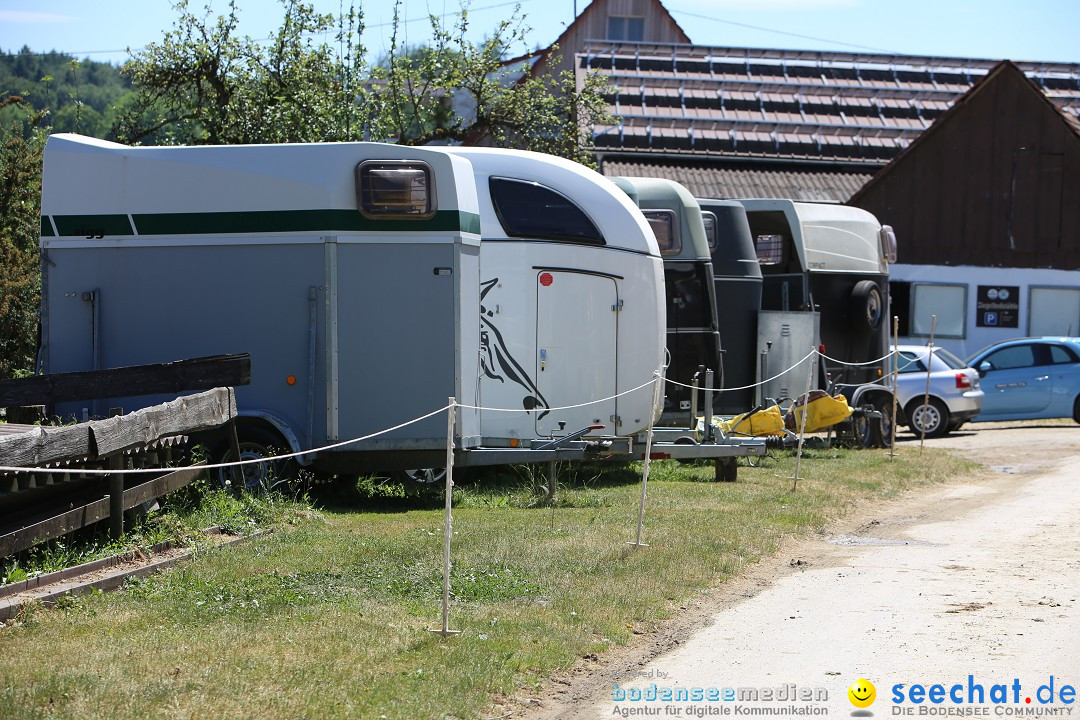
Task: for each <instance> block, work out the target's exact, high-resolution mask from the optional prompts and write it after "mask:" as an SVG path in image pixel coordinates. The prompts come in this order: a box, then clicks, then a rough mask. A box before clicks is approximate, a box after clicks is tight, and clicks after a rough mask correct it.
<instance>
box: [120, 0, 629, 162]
mask: <svg viewBox="0 0 1080 720" xmlns="http://www.w3.org/2000/svg"><path fill="white" fill-rule="evenodd" d="M283 5H284V19H283V22H282V25H281V29H280V30H279V31H278V33H277V35H276V36H275V37H274V38H273V40H272V41H271V42H270V43H267V44H261V43H259V42H257V41H255V40H252V39H251V38H250V37H246V36H245V37H239V36H238V34H237V25H238V17H237V8H236V4H235V2H231V3H230V4H229V8H228V12H227V14H225V15H221V16H218V17H216V18H212V17H211V16H210V14H209V12H208V13H207V14H206V15H204V16H201V17H200V16H198V15H195V14H193V13H192V12H191V11H190V10H189V9H188V4H187V0H180V1H179V2H178V3H177V5H176V8H177V9H178V10H179V12H180V17H179V18H178V20H177V21H176V24H175V26H174V28H173V29H172V30H171V31H169V32H168V33H167V34H166V35H165V38H164V39H163V40H162V42H160V43H154V44H151V45H150V46H148V47H147V48H146V49H145V50H144V51H142V52H140V53H138V54H137V55H136V56H135V57H134V58H132V60H131V61H129V62H128V63H127V64H126V65H125V66H124V68H123V72H124V73H125V74H126V75H127V76H128V77H130V78H131V80H132V83H133V85H134V87H135V89H136V94H135V96H134V98H133V99H132V100H131V101H130V105H129V106H128V108H127V109H126V111H125V113H124V114H123V116H122V118H121V121H120V122H119V123H118V124H117V126H116V136H117V138H118V139H119V140H121V141H122V142H158V143H184V144H188V143H194V144H200V143H207V144H232V143H263V142H316V141H328V140H382V141H387V142H396V143H400V144H406V145H423V144H428V143H432V142H457V143H466V144H484V145H495V146H498V147H514V148H522V149H529V150H537V151H541V152H548V153H552V154H556V155H561V156H564V157H568V158H572V159H574V160H578V161H580V162H584V163H587V164H592V158H591V156H590V154H589V153H587V152H586V151H585V147H586V146H587V145H588V141H589V132H590V127H591V126H592V125H595V124H602V123H609V122H610V121H611V118H610V117H608V116H607V115H606V111H605V107H606V103H605V102H604V94H605V92H609V91H610V88H608V87H607V86H606V85H605V83H604V81H603V80H601V79H599V77H594V76H590V77H589V78H587V79H586V81H585V82H584V85H583V87H581V88H579V87H577V85H576V82H575V79H574V76H573V74H572V73H571V72H567V71H561V72H560V71H558V70H557V68H556V69H555V70H553V71H551V72H549V73H547V74H544V75H537V76H534V75H532V74H531V73H530V72H529V71H528V70H529V66H528V63H527V62H526V61H522V62H519V63H516V64H508V63H506V62H505V61H504V58H506V56H507V55H508V54H509V51H510V48H511V47H514V46H517V45H520V44H522V43H523V42H524V40H525V35H526V33H527V29H526V28H525V27H524V25H523V24H522V17H521V15H520V10H515V12H514V14H513V16H512V17H511V18H510V19H508V20H505V21H503V22H501V23H500V24H499V25H498V26H497V27H496V29H495V31H494V33H493V34H492V35H491V36H490V37H489V38H488V39H486V40H484V41H483V42H481V43H478V44H474V43H471V42H470V41H469V40H468V39H467V37H466V35H467V31H468V28H469V17H468V12H466V11H463V12H462V13H461V14H460V16H458V19H457V20H456V21H455V22H453V23H452V24H450V25H446V24H445V23H443V22H442V21H441V20H440V19H438V18H437V17H435V16H431V24H432V41H431V42H430V44H429V45H427V46H424V47H420V48H412V49H407V48H404V47H403V46H402V45H401V44H400V42H399V34H398V30H397V28H398V27H399V26H400V24H401V23H400V18H399V15H398V12H399V11H400V2H399V3H398V7H397V9H396V10H395V22H394V30H393V31H392V33H391V38H390V39H391V49H390V51H389V53H388V55H387V57H386V58H385V59H384V60H383V61H382V62H380V63H376V64H374V65H371V64H369V63H368V61H367V57H366V51H365V48H364V46H363V45H362V43H361V42H360V38H361V35H362V32H363V24H362V17H361V16H360V15H359V13H357V12H356V11H355V10H354V9H350V10H349V12H348V13H345V14H343V15H342V17H340V18H337V19H336V20H335V18H333V17H332V16H330V15H319V14H317V13H315V12H314V10H313V8H312V7H311V6H309V5H306V4H304V3H303V2H299V1H298V0H284V2H283ZM329 32H334V33H335V37H336V40H337V46H336V47H331V46H330V45H328V44H326V43H318V42H315V41H314V40H312V38H314V37H320V36H323V35H325V34H326V33H329Z"/></svg>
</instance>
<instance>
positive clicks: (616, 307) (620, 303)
mask: <svg viewBox="0 0 1080 720" xmlns="http://www.w3.org/2000/svg"><path fill="white" fill-rule="evenodd" d="M622 309H623V301H622V300H619V301H618V302H616V303H615V304H614V305H612V306H611V311H612V312H619V311H620V310H622Z"/></svg>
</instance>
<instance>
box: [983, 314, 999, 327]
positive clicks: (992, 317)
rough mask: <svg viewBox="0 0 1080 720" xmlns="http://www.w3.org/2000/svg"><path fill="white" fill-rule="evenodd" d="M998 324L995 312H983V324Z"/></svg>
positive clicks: (991, 325) (990, 325)
mask: <svg viewBox="0 0 1080 720" xmlns="http://www.w3.org/2000/svg"><path fill="white" fill-rule="evenodd" d="M997 324H998V314H997V313H996V312H987V313H984V314H983V325H987V326H989V327H996V326H997Z"/></svg>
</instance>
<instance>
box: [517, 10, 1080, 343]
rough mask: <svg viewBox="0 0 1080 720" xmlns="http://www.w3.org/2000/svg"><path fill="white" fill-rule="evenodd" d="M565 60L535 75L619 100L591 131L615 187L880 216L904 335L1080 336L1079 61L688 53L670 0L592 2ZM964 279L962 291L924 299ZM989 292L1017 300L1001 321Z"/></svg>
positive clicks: (697, 48) (561, 45) (699, 48)
mask: <svg viewBox="0 0 1080 720" xmlns="http://www.w3.org/2000/svg"><path fill="white" fill-rule="evenodd" d="M556 46H557V47H554V48H552V49H549V50H547V51H545V52H544V53H542V56H541V58H540V60H539V62H537V63H536V65H535V68H536V71H540V70H542V68H543V67H544V65H545V64H546V62H547V60H548V59H549V57H550V55H551V54H552V53H559V54H560V55H561V56H562V58H563V62H564V67H570V66H572V67H573V68H574V71H575V73H577V74H578V76H579V77H584V74H585V73H588V72H595V73H600V74H602V75H604V76H606V77H607V78H609V79H610V80H611V82H612V84H613V85H614V87H615V88H616V89H615V90H614V92H612V93H611V94H610V95H609V96H608V108H609V110H610V112H611V113H612V114H613V115H614V116H616V117H617V118H618V122H617V123H616V124H614V125H611V126H608V127H594V128H593V129H592V130H593V150H594V152H595V154H596V158H597V162H598V164H599V166H600V169H601V172H603V173H604V174H605V175H609V176H635V175H636V176H646V177H659V178H667V179H671V180H675V181H677V182H679V183H681V184H683V185H685V186H687V187H688V188H689V189H690V190H691V192H693V194H694V195H696V196H698V197H719V198H749V197H774V198H791V199H796V200H807V201H817V202H837V203H847V202H850V203H852V204H857V205H859V206H861V207H865V208H867V209H869V210H871V211H872V212H874V213H875V215H877V216H878V217H879V219H880V220H881V221H882V222H883V223H887V224H892V225H893V226H894V227H895V228H896V230H897V236H898V239H899V245H900V263H901V264H900V266H898V267H896V268H895V270H896V272H895V273H894V277H901V276H902V279H900V280H899V281H898V282H899V283H901V284H899V285H897V286H896V287H895V290H896V291H897V292H896V295H895V298H894V308H893V309H894V311H895V313H896V314H898V315H900V316H901V318H902V319H903V322H904V325H905V330H906V333H908V334H909V336H910V337H917V338H923V337H924V336H925V335H927V334H928V332H929V330H928V327H927V322H928V319H927V320H926V321H925V322H924V320H923V319H921V315H922V314H925V313H926V312H927V311H928V309H939V308H940V307H941V306H942V303H945V304H955V308H954V311H952V312H946V311H944V310H942V317H941V318H939V320H941V321H942V323H941V324H942V326H944V327H945V328H946V332H945V335H946V339H945V344H946V345H950V346H952V347H953V348H954V349H956V350H958V351H961V352H967V351H974V350H976V349H978V348H977V347H974V346H975V345H980V344H985V343H986V342H990V341H993V340H996V339H999V338H1001V337H1014V336H1016V335H1022V334H1029V333H1030V334H1041V333H1043V332H1053V333H1067V332H1068V333H1071V334H1078V335H1080V220H1078V213H1080V193H1078V192H1077V190H1078V188H1077V180H1076V174H1077V172H1078V170H1080V164H1078V158H1077V156H1076V153H1075V152H1074V149H1075V148H1076V147H1077V141H1078V140H1080V136H1078V133H1080V119H1078V118H1080V64H1069V63H1041V62H1032V61H1023V62H1020V61H1017V62H1009V63H1005V64H1002V63H1000V62H999V61H997V60H990V59H970V58H950V57H928V56H911V55H887V54H878V53H862V52H859V53H853V52H831V51H830V52H826V51H805V50H782V49H758V48H737V47H716V46H707V45H693V44H691V43H690V42H689V38H688V37H687V36H686V33H685V32H684V31H683V30H682V28H680V27H679V25H678V23H676V22H675V20H674V19H673V18H671V16H670V14H669V13H668V12H667V10H666V9H665V8H664V6H663V5H662V3H660V2H659V0H596V1H595V2H593V3H591V4H590V5H589V6H588V7H587V8H586V9H585V11H584V12H582V14H581V15H580V16H579V17H578V19H577V20H576V21H575V22H573V23H571V24H570V25H569V26H568V27H567V29H566V31H565V32H564V33H563V34H562V36H560V38H559V39H558V41H557V42H556ZM966 106H971V108H972V109H964V108H965V107H966ZM1009 238H1011V240H1010V239H1009ZM1009 242H1012V245H1011V246H1010V245H1009V244H1008V243H1009ZM969 266H970V267H974V268H979V270H978V271H977V272H975V273H967V274H966V275H967V276H968V277H969V278H970V279H971V283H970V284H969V285H968V286H967V287H966V288H965V290H964V292H963V293H962V294H956V293H951V294H950V292H946V291H945V290H943V289H942V288H938V289H936V290H935V289H934V288H925V289H923V290H919V289H917V288H916V287H915V286H916V285H918V284H919V283H920V282H922V281H925V282H926V283H928V284H936V283H938V279H937V275H935V273H944V274H946V275H950V273H949V271H948V270H933V271H932V272H931V270H932V269H933V268H953V272H952V273H951V276H952V277H953V279H955V278H956V277H957V273H956V272H955V268H957V267H969ZM994 267H997V268H999V269H1002V270H1005V269H1008V270H1010V271H1020V270H1024V271H1031V272H1027V273H1026V274H1022V276H1021V275H1008V276H1003V275H1000V274H998V273H996V272H992V271H991V269H992V268H994ZM909 270H910V272H909ZM927 273H929V274H927ZM1047 273H1048V274H1047ZM931 277H932V278H933V279H931ZM920 278H921V279H920ZM984 281H985V282H984ZM902 283H908V284H907V285H906V286H905V285H903V284H902ZM994 285H1000V286H1001V287H1000V288H997V289H998V290H1001V289H1004V290H1005V293H1006V294H1009V289H1010V288H1015V292H1016V295H1013V296H1011V297H1012V301H1010V302H1007V303H1005V304H1006V305H1008V307H1007V308H1003V309H1002V310H1001V312H999V313H998V314H997V315H994V314H993V311H992V310H988V309H987V308H989V307H990V306H991V305H992V304H994V303H990V302H989V301H987V300H986V298H985V294H986V293H987V292H991V293H992V294H996V293H993V291H994V290H995V288H994V287H993V286H994ZM1051 287H1053V288H1054V289H1056V290H1060V291H1061V292H1056V293H1050V292H1049V288H1051ZM980 288H981V289H980ZM905 292H906V294H905ZM980 293H982V297H983V300H982V301H980V300H979V297H980ZM1073 294H1075V303H1074V302H1073V299H1074V298H1073ZM930 298H934V301H933V302H931V301H930V300H929V299H930ZM1051 300H1052V302H1051ZM1063 300H1066V301H1067V302H1065V303H1064V304H1063V303H1062V301H1063ZM1017 302H1018V307H1015V308H1014V307H1012V306H1013V305H1014V304H1016V303H1017ZM997 304H999V305H1000V304H1001V303H1000V302H999V303H997ZM980 308H981V310H980ZM1062 308H1065V309H1062ZM1074 309H1075V312H1073V310H1074ZM1051 310H1053V312H1051ZM980 312H981V313H983V315H982V316H980V315H979V313H980ZM986 312H990V313H991V315H989V316H986V315H985V313H986ZM980 318H981V320H980ZM986 320H989V321H990V322H996V323H998V324H997V325H996V326H988V325H986V324H985V322H983V321H986ZM977 321H979V322H983V324H980V325H977V324H976V322H977ZM1003 322H1004V324H1003ZM1014 322H1015V324H1014ZM939 337H940V334H939Z"/></svg>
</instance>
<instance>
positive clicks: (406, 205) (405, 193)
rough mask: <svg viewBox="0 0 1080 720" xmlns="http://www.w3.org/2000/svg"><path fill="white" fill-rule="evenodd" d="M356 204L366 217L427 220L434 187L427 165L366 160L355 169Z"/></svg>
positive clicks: (433, 212) (432, 208) (431, 208)
mask: <svg viewBox="0 0 1080 720" xmlns="http://www.w3.org/2000/svg"><path fill="white" fill-rule="evenodd" d="M356 204H357V205H358V206H359V208H360V212H362V213H363V214H364V215H367V216H369V217H378V218H386V217H402V218H428V217H431V216H432V215H434V214H435V187H434V183H433V182H432V177H431V168H430V167H428V165H427V164H426V163H422V162H411V161H402V160H368V161H365V162H362V163H360V164H359V165H357V166H356Z"/></svg>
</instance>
